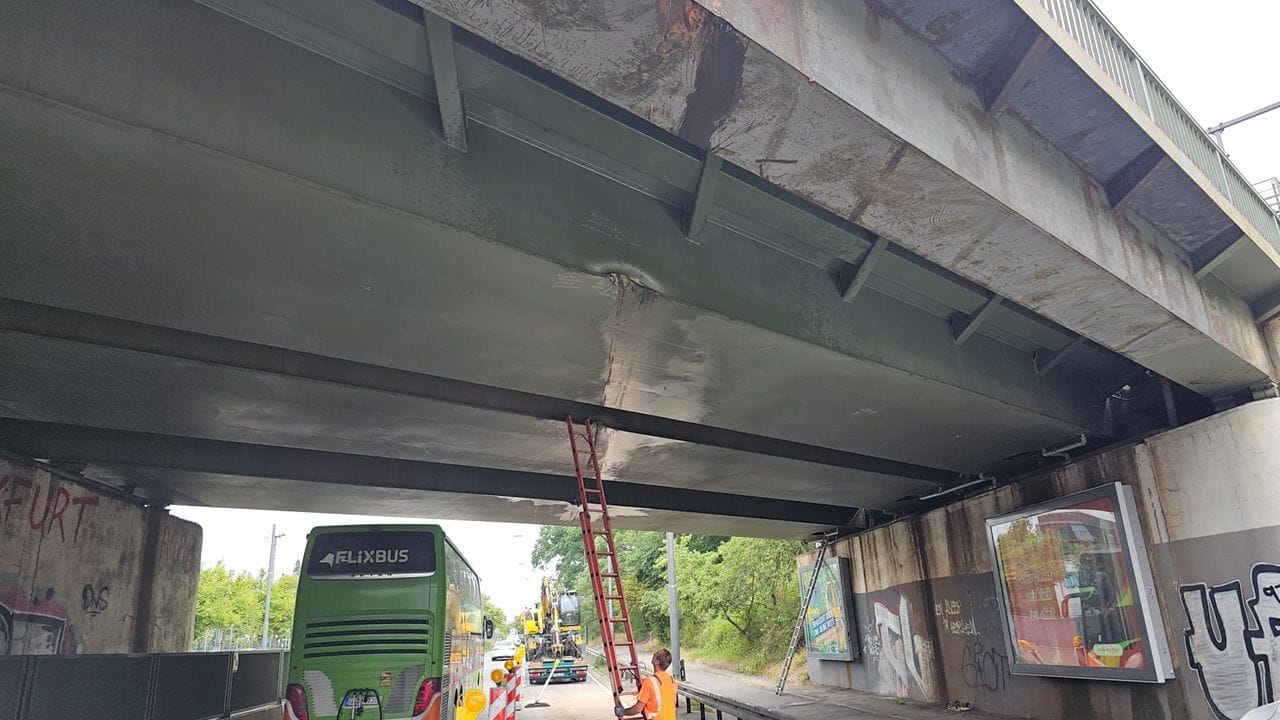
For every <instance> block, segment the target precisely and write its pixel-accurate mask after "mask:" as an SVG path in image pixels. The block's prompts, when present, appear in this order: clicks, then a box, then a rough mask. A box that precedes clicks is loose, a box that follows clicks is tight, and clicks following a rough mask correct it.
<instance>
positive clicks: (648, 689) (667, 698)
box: [636, 670, 676, 720]
mask: <svg viewBox="0 0 1280 720" xmlns="http://www.w3.org/2000/svg"><path fill="white" fill-rule="evenodd" d="M636 699H637V700H640V701H641V702H643V703H644V716H645V718H646V719H647V720H676V681H675V680H672V679H671V676H670V675H669V674H667V673H666V672H665V671H663V670H659V671H658V672H656V673H654V674H652V675H650V676H649V677H647V678H645V679H644V685H643V686H642V687H641V688H640V693H639V694H638V695H637V696H636Z"/></svg>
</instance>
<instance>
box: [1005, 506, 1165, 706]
mask: <svg viewBox="0 0 1280 720" xmlns="http://www.w3.org/2000/svg"><path fill="white" fill-rule="evenodd" d="M1120 491H1121V487H1120V486H1119V485H1118V484H1117V485H1108V486H1105V487H1101V488H1097V489H1095V490H1090V491H1086V492H1083V493H1078V494H1076V495H1071V496H1068V497H1065V498H1060V499H1058V500H1055V501H1051V502H1049V503H1044V504H1041V505H1037V506H1035V507H1032V508H1027V509H1024V510H1022V511H1019V512H1017V513H1015V514H1012V515H1006V516H1004V517H1000V518H993V519H991V520H988V521H987V528H988V531H989V537H988V539H989V541H990V543H991V552H992V566H993V567H994V568H995V577H996V583H997V585H998V586H999V587H998V590H999V592H998V597H999V598H1000V600H1001V604H1002V609H1003V615H1004V617H1003V620H1004V625H1005V631H1006V635H1007V638H1008V641H1009V646H1010V656H1009V657H1010V660H1011V662H1010V666H1011V667H1010V670H1011V671H1012V672H1014V673H1016V674H1027V675H1054V676H1062V677H1083V678H1091V679H1112V680H1138V681H1148V682H1153V681H1154V682H1159V681H1160V680H1159V677H1158V675H1157V672H1156V669H1155V668H1154V667H1153V665H1154V663H1153V659H1152V654H1151V653H1152V647H1151V645H1150V641H1149V638H1148V632H1147V624H1146V615H1147V612H1148V608H1147V607H1146V605H1147V602H1146V599H1145V598H1144V593H1143V592H1142V591H1141V589H1140V588H1142V587H1144V586H1145V584H1144V583H1139V581H1138V577H1139V576H1138V575H1137V574H1135V570H1137V569H1138V568H1136V567H1135V562H1134V557H1133V556H1132V554H1133V553H1132V549H1131V546H1130V543H1129V536H1128V533H1129V532H1141V530H1139V529H1138V528H1137V527H1136V525H1135V526H1132V528H1131V527H1130V525H1129V518H1130V515H1131V513H1129V512H1127V505H1126V504H1124V503H1122V502H1121V497H1120Z"/></svg>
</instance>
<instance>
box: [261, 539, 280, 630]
mask: <svg viewBox="0 0 1280 720" xmlns="http://www.w3.org/2000/svg"><path fill="white" fill-rule="evenodd" d="M282 537H284V533H280V534H279V535H277V534H276V526H275V524H274V523H273V524H272V525H271V555H270V557H269V558H268V559H267V601H266V602H265V603H263V604H264V605H265V607H263V609H262V649H263V650H266V649H267V645H268V643H269V642H270V638H271V629H270V626H271V582H272V581H273V580H275V574H276V539H277V538H282Z"/></svg>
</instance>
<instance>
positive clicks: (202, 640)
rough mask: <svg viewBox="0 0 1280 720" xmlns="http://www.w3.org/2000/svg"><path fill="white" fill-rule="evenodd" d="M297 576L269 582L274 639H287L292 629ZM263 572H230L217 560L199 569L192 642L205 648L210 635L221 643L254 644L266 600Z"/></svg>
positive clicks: (281, 577)
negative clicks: (215, 562) (211, 565)
mask: <svg viewBox="0 0 1280 720" xmlns="http://www.w3.org/2000/svg"><path fill="white" fill-rule="evenodd" d="M297 594H298V575H297V574H296V573H290V574H288V575H282V576H280V577H278V578H276V580H275V581H274V582H273V583H272V584H271V624H270V628H269V632H270V634H271V636H272V637H274V638H283V639H287V638H288V637H289V634H290V633H291V632H292V631H293V607H294V601H295V600H296V599H297ZM266 595H267V574H266V572H265V571H259V572H258V574H257V575H253V574H251V573H247V572H240V573H232V572H231V571H230V570H228V569H227V567H226V565H224V564H223V563H222V562H221V561H219V562H218V564H217V565H214V566H213V567H210V568H204V569H203V570H201V571H200V584H199V587H198V588H197V590H196V622H195V641H196V644H197V646H200V647H209V646H210V645H211V644H213V643H214V638H216V637H221V638H222V641H221V643H220V644H221V645H223V646H231V647H254V646H256V645H257V644H258V642H259V641H260V639H261V637H262V611H263V607H264V605H265V603H266V599H267V597H266Z"/></svg>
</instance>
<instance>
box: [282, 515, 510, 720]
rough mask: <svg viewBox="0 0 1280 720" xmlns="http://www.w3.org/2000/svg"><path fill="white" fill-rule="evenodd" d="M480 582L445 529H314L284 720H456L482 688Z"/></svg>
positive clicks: (485, 626)
mask: <svg viewBox="0 0 1280 720" xmlns="http://www.w3.org/2000/svg"><path fill="white" fill-rule="evenodd" d="M490 627H491V626H490V625H489V624H488V622H487V621H486V620H485V619H484V616H483V601H482V600H481V596H480V580H479V578H478V577H476V574H475V571H473V570H472V569H471V566H470V565H468V564H467V561H466V560H465V559H463V557H462V554H461V553H459V552H458V550H457V548H455V547H454V546H453V543H451V542H449V539H448V538H447V537H445V534H444V531H443V530H441V529H440V527H439V526H438V525H354V526H343V527H318V528H315V529H313V530H312V531H311V534H310V535H309V536H308V537H307V549H306V553H305V554H304V555H303V558H302V572H301V573H300V577H299V578H298V602H297V606H296V608H295V610H294V619H293V641H292V644H291V648H290V652H289V681H288V685H287V686H286V688H285V700H284V703H283V705H284V707H283V713H284V719H285V720H333V719H338V720H347V719H348V718H351V719H352V720H354V719H355V718H361V720H366V719H367V720H390V719H391V718H412V719H413V720H453V718H454V717H455V715H459V716H460V715H461V714H462V713H461V711H460V707H461V703H462V698H463V695H464V694H465V693H466V692H467V691H468V690H470V689H473V688H479V687H480V684H481V674H482V672H483V669H484V638H485V635H486V634H488V633H491V632H492V631H491V630H489V628H490Z"/></svg>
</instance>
